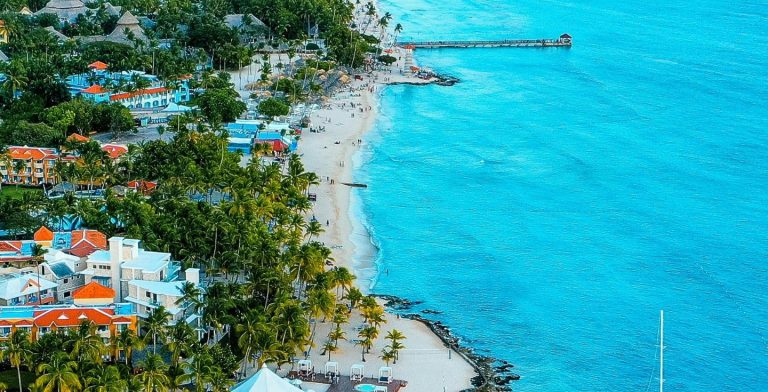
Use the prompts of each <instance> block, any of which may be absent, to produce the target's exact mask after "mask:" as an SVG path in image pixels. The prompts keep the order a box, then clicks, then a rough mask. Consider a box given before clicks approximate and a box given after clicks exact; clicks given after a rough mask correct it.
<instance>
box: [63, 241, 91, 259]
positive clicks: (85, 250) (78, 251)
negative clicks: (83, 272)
mask: <svg viewBox="0 0 768 392" xmlns="http://www.w3.org/2000/svg"><path fill="white" fill-rule="evenodd" d="M97 250H99V248H97V247H95V246H92V245H91V244H89V243H87V242H81V243H80V244H78V245H77V246H75V247H73V248H72V249H67V250H65V251H64V252H66V253H69V254H71V255H72V256H77V257H88V256H90V255H91V254H92V253H93V252H95V251H97Z"/></svg>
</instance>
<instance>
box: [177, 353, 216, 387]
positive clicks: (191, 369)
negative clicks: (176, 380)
mask: <svg viewBox="0 0 768 392" xmlns="http://www.w3.org/2000/svg"><path fill="white" fill-rule="evenodd" d="M186 366H187V370H188V372H187V374H186V375H185V376H182V377H183V378H184V379H186V380H188V381H192V382H193V383H194V384H195V391H196V392H205V391H206V384H207V383H208V382H209V381H210V379H211V376H212V374H213V373H214V362H213V357H212V356H211V354H210V353H209V351H208V346H201V347H200V348H199V349H197V350H195V356H194V357H192V361H190V362H188V363H186Z"/></svg>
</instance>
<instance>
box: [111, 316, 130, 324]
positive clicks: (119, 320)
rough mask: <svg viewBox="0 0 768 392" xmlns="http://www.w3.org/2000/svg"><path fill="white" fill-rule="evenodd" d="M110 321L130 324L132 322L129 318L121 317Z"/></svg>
mask: <svg viewBox="0 0 768 392" xmlns="http://www.w3.org/2000/svg"><path fill="white" fill-rule="evenodd" d="M112 321H113V322H115V323H132V322H133V320H131V318H130V317H123V316H121V317H115V319H114V320H112Z"/></svg>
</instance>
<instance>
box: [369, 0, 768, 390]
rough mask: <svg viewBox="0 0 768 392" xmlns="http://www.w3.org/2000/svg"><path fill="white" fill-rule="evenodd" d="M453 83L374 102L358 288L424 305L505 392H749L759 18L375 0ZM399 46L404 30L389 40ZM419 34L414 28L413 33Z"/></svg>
mask: <svg viewBox="0 0 768 392" xmlns="http://www.w3.org/2000/svg"><path fill="white" fill-rule="evenodd" d="M383 6H384V7H385V8H386V10H388V11H390V12H392V13H393V14H394V16H395V19H396V21H400V22H401V23H403V25H404V27H405V31H404V36H410V38H417V39H459V38H484V37H488V38H493V37H513V38H543V37H556V36H558V35H560V34H561V33H563V32H568V33H570V34H571V35H573V36H574V42H575V46H574V47H573V48H572V49H570V50H567V49H467V50H455V49H454V50H424V51H419V52H418V54H417V61H419V62H420V63H423V64H426V65H428V66H430V67H432V68H434V69H436V70H439V71H442V72H445V73H449V74H451V75H455V76H458V77H460V78H461V79H462V83H460V84H458V85H456V86H454V87H450V88H446V87H438V86H430V87H408V86H396V87H391V88H388V89H387V90H385V92H384V93H383V97H382V102H381V106H382V107H381V109H382V116H381V119H380V121H379V123H378V125H377V129H376V130H375V131H374V132H372V133H371V134H369V135H368V136H367V137H366V141H367V144H366V146H365V148H366V149H365V150H364V153H363V156H362V158H363V159H362V160H363V161H364V162H365V163H364V164H363V166H362V168H361V169H359V170H358V172H357V174H356V175H357V177H358V179H359V180H360V181H363V182H366V183H368V184H369V188H368V189H367V190H364V191H357V192H358V195H359V197H360V198H361V200H362V211H363V215H364V218H365V220H366V222H367V224H369V225H370V227H371V232H372V235H373V240H374V242H375V243H376V244H377V245H378V246H379V247H380V253H379V255H378V263H379V270H380V271H382V272H383V273H382V274H380V276H379V279H378V282H377V284H376V286H375V289H374V291H375V292H379V293H387V294H395V295H399V296H403V297H407V298H410V299H415V300H423V301H424V304H423V305H422V307H421V308H428V309H440V310H442V311H443V312H444V313H443V314H442V315H440V316H437V317H438V318H439V319H441V320H443V321H445V322H447V323H448V324H449V325H450V326H452V327H453V329H454V330H455V332H456V333H457V334H458V335H459V336H461V337H462V338H463V339H464V340H465V341H466V342H468V343H469V344H471V345H472V346H474V347H477V348H478V349H479V351H481V352H484V353H488V354H492V355H494V356H497V357H500V358H504V359H506V360H509V361H511V362H512V363H514V364H516V371H517V372H518V373H520V374H521V375H522V376H523V379H522V380H521V381H519V382H518V383H517V384H516V385H515V389H516V390H518V391H566V390H574V391H596V390H599V391H603V390H622V391H623V390H635V391H637V390H645V389H646V388H647V387H648V385H649V383H650V388H651V389H656V388H657V387H656V383H657V382H658V381H657V380H656V379H655V378H654V377H655V372H656V371H657V370H656V366H657V363H656V362H657V361H656V352H657V346H656V339H657V332H658V311H659V309H662V308H663V309H665V316H666V345H667V350H666V352H665V368H666V378H667V384H666V385H667V388H668V390H677V391H705V390H723V391H766V390H768V372H766V370H768V330H767V328H766V322H767V321H768V298H766V296H767V295H768V267H766V259H767V257H766V256H768V224H767V223H766V222H767V221H768V134H766V131H768V120H766V112H765V105H766V104H765V102H766V99H768V92H767V88H766V86H767V85H768V82H767V80H768V78H766V74H767V73H768V39H767V38H766V37H768V27H766V26H768V4H767V3H766V2H765V1H757V2H755V1H743V0H737V1H735V2H722V1H721V2H715V1H710V0H707V1H704V2H697V3H695V4H692V3H689V2H682V1H672V2H658V1H638V0H628V1H625V2H613V1H605V0H599V1H592V2H589V4H578V3H570V2H559V1H519V2H503V1H498V0H487V1H471V0H442V1H439V2H438V1H414V0H387V1H384V2H383ZM409 32H410V34H409ZM417 32H418V34H417Z"/></svg>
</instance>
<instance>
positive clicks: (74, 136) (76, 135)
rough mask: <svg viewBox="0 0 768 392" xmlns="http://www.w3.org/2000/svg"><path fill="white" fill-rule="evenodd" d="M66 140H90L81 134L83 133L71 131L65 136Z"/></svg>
mask: <svg viewBox="0 0 768 392" xmlns="http://www.w3.org/2000/svg"><path fill="white" fill-rule="evenodd" d="M67 140H74V141H76V142H87V141H89V140H91V138H89V137H87V136H83V135H81V134H79V133H73V134H71V135H69V136H67Z"/></svg>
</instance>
